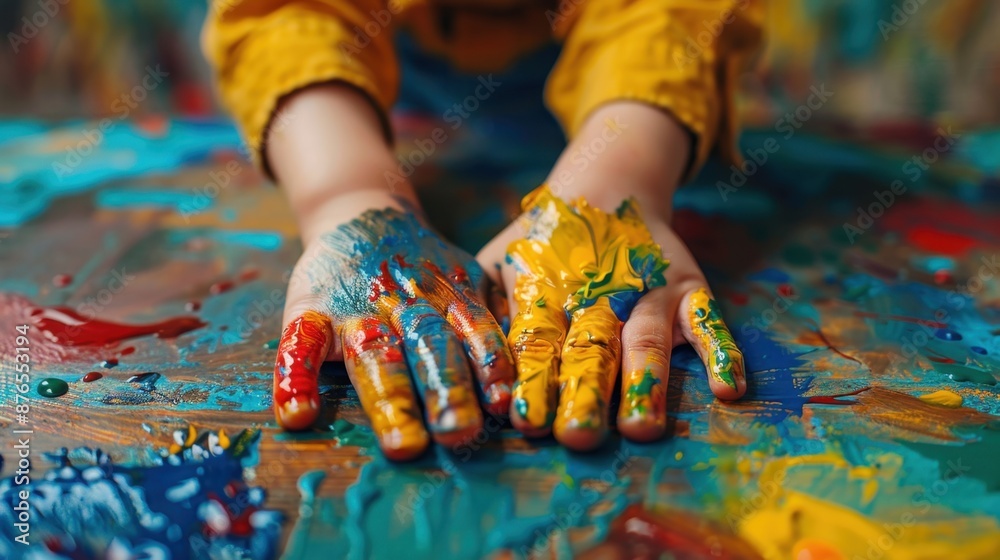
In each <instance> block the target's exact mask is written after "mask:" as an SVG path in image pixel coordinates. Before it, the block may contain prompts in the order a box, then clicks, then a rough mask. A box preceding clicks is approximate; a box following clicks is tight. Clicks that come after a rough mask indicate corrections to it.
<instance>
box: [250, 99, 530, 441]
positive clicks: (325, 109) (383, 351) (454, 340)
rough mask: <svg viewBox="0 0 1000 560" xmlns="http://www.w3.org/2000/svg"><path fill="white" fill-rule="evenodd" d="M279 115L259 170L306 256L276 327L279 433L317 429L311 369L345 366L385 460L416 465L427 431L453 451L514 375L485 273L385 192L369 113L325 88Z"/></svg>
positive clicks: (502, 397)
mask: <svg viewBox="0 0 1000 560" xmlns="http://www.w3.org/2000/svg"><path fill="white" fill-rule="evenodd" d="M280 112H281V114H282V118H281V119H280V124H276V125H275V126H273V127H272V128H271V132H270V135H269V136H268V142H267V143H268V150H267V159H268V163H269V164H270V167H271V168H272V169H273V170H274V173H275V175H276V177H277V178H278V180H279V182H280V183H281V185H282V187H283V188H284V189H285V191H286V192H287V194H288V198H289V202H290V204H291V207H292V210H293V211H294V213H295V215H296V217H297V218H298V222H299V231H300V234H301V238H302V244H303V246H304V249H305V250H304V252H303V255H302V257H300V258H299V262H298V264H297V265H296V267H295V271H294V273H293V275H292V278H291V281H290V283H289V286H288V298H287V300H286V303H285V311H284V319H283V321H282V324H283V325H284V332H283V333H282V337H281V342H280V344H279V347H278V358H277V364H276V367H275V378H274V408H275V415H276V416H277V419H278V423H279V424H281V426H282V427H284V428H287V429H293V430H297V429H304V428H307V427H308V426H309V425H311V424H312V423H313V421H314V420H316V418H317V417H318V415H319V408H320V398H319V391H318V389H319V388H318V385H317V376H318V374H319V369H320V366H321V365H322V363H323V361H324V360H341V359H343V360H344V361H345V364H346V366H347V371H348V373H349V374H350V376H351V382H352V383H353V384H354V387H355V389H357V392H358V396H359V398H360V399H361V404H362V405H363V406H364V409H365V412H366V413H367V414H368V417H369V418H370V420H371V424H372V428H373V430H374V431H375V434H376V435H377V436H378V438H379V443H380V445H381V447H382V449H383V451H385V454H386V455H387V456H388V457H390V458H392V459H408V458H413V457H415V456H417V455H418V454H420V452H421V451H423V450H424V448H426V446H427V444H428V442H429V439H430V438H428V430H429V431H430V434H431V435H432V436H433V438H434V439H435V440H436V441H438V442H439V443H442V444H445V445H450V446H454V445H455V444H457V443H458V442H460V441H461V440H463V439H464V438H466V437H469V436H471V435H474V434H476V433H477V432H478V430H479V429H480V428H481V427H482V425H483V415H482V411H481V410H480V398H482V399H483V401H484V404H485V406H486V407H487V409H488V410H489V411H490V412H492V413H498V414H506V411H507V410H508V408H509V403H510V386H511V384H512V383H513V380H514V372H513V366H512V365H511V358H510V351H509V350H508V349H507V345H506V342H505V340H504V337H503V334H502V333H501V331H500V328H499V327H498V326H497V324H496V321H495V320H494V319H493V317H492V316H491V315H490V314H489V312H488V311H487V310H486V308H485V307H484V306H483V304H482V301H483V299H482V297H481V295H480V290H481V288H482V284H481V282H482V280H483V274H482V270H481V269H480V268H479V265H478V264H477V263H476V261H475V260H474V259H473V258H472V256H470V255H469V254H467V253H465V252H463V251H461V250H460V249H458V248H456V247H454V246H453V245H451V244H449V243H446V242H445V241H443V240H442V239H441V238H440V237H439V236H438V235H437V234H435V233H434V232H432V231H430V230H429V229H427V227H426V226H425V224H424V223H423V222H422V221H421V220H420V219H419V218H417V217H416V215H415V213H414V212H413V211H411V210H410V209H411V208H415V207H416V204H417V203H416V196H415V195H414V193H413V190H412V188H411V187H410V185H409V184H408V183H406V182H403V183H401V184H397V183H395V182H393V183H388V182H387V181H386V179H385V177H386V175H387V174H390V173H396V171H397V169H398V167H397V163H396V158H395V155H394V154H393V152H392V150H391V149H390V148H389V145H388V144H387V143H386V141H385V137H384V136H383V134H382V128H381V126H380V121H379V116H378V113H377V112H376V111H375V109H374V106H373V105H372V103H371V102H370V100H369V99H368V98H367V97H365V96H364V95H363V94H361V93H360V92H359V91H358V90H357V89H355V88H353V87H350V86H347V85H344V84H339V83H333V84H326V85H318V86H312V87H309V88H306V89H304V90H302V91H300V92H298V93H296V94H294V95H292V96H289V97H288V98H287V99H285V101H284V102H283V104H282V106H281V107H280ZM473 377H475V380H473ZM480 395H484V396H482V397H481V396H480ZM420 400H422V401H423V406H424V410H425V411H426V428H425V423H424V417H422V415H421V412H420V411H421V407H420V404H419V401H420Z"/></svg>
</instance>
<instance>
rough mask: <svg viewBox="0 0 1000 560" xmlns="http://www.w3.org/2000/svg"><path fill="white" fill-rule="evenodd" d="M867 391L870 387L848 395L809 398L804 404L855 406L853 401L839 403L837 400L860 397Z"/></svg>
mask: <svg viewBox="0 0 1000 560" xmlns="http://www.w3.org/2000/svg"><path fill="white" fill-rule="evenodd" d="M868 389H871V387H864V388H862V389H858V390H857V391H851V392H850V393H840V394H839V395H820V396H816V397H809V400H807V401H806V402H808V403H813V404H841V405H845V404H856V403H857V401H853V400H849V401H841V400H838V399H840V398H841V397H850V396H852V395H860V394H861V393H864V392H865V391H867V390H868Z"/></svg>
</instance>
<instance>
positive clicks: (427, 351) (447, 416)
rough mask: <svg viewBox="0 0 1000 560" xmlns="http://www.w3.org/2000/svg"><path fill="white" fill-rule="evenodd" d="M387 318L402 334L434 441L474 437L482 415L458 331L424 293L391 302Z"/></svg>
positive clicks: (456, 441) (451, 442)
mask: <svg viewBox="0 0 1000 560" xmlns="http://www.w3.org/2000/svg"><path fill="white" fill-rule="evenodd" d="M390 317H391V322H392V326H393V328H394V330H395V331H396V332H399V333H400V334H401V336H402V341H403V347H404V348H405V353H406V361H407V363H409V366H410V371H411V372H412V373H413V378H414V380H415V381H416V383H417V389H418V391H419V392H420V395H421V397H422V398H423V401H424V409H425V411H426V415H427V426H428V428H429V429H430V432H431V434H432V435H433V437H434V440H435V441H437V442H438V443H439V444H441V445H445V446H448V447H453V446H455V445H458V444H459V443H461V442H463V441H467V440H468V438H470V437H474V436H475V434H476V433H477V432H478V431H479V430H480V429H481V428H482V426H483V414H482V411H481V409H480V407H479V399H478V398H477V397H476V392H475V388H474V387H473V381H472V374H471V372H470V371H469V364H468V361H467V360H466V359H465V348H464V347H463V345H462V341H461V340H460V339H459V338H458V335H456V334H455V331H454V330H452V328H451V326H450V325H449V324H448V323H447V321H445V318H444V317H443V316H442V315H441V313H440V312H438V310H437V309H435V308H434V306H433V305H431V304H430V302H428V301H427V300H426V299H425V298H423V297H422V296H417V297H414V298H412V300H411V301H408V302H406V304H405V305H404V304H397V305H394V306H393V307H392V309H391V311H390Z"/></svg>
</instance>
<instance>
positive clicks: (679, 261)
mask: <svg viewBox="0 0 1000 560" xmlns="http://www.w3.org/2000/svg"><path fill="white" fill-rule="evenodd" d="M608 110H617V111H619V112H621V113H622V114H623V115H626V116H632V113H635V115H634V116H635V118H636V121H635V122H649V121H651V120H653V119H652V118H651V117H652V116H651V115H647V114H645V113H646V111H647V108H645V107H642V108H638V109H636V108H633V107H627V106H626V107H618V108H615V107H611V108H609V109H608ZM598 122H600V121H598ZM653 132H655V131H650V134H652V133H653ZM586 133H587V131H584V132H583V133H581V135H584V134H586ZM643 134H644V132H643V131H639V132H638V134H637V136H636V139H637V140H639V139H640V138H641V137H640V136H639V135H643ZM643 140H645V139H643ZM616 148H621V149H625V150H626V153H634V150H627V149H626V146H625V142H622V143H621V145H619V146H617V147H616ZM571 149H572V146H571V147H570V148H569V149H568V151H569V150H571ZM606 157H607V158H609V159H605V160H604V161H605V162H608V163H613V160H614V159H615V158H616V157H617V156H616V155H615V154H614V152H613V151H612V150H610V149H609V151H608V154H607V155H606ZM565 159H566V156H565V154H564V160H565ZM637 159H638V158H634V157H633V158H632V159H631V160H630V161H631V162H632V163H633V164H634V162H635V161H636V160H637ZM599 163H600V162H599ZM559 165H560V164H557V169H558V168H559ZM618 169H621V167H619V168H618ZM593 171H594V174H591V175H588V176H586V178H585V179H584V178H581V181H580V182H579V185H580V187H579V189H561V191H562V192H559V193H556V194H559V195H560V196H556V194H554V193H553V192H552V191H550V190H549V189H548V188H545V189H540V190H538V191H536V192H535V193H532V194H531V195H528V197H526V198H525V202H524V208H523V209H524V211H525V213H524V214H523V215H522V216H521V217H520V218H519V219H518V220H516V221H515V222H514V223H512V224H511V225H509V226H508V227H507V228H506V229H505V230H503V231H502V232H501V233H500V234H499V235H498V236H497V237H496V238H495V239H493V240H492V241H491V242H490V243H489V244H488V245H487V246H486V247H485V248H483V250H482V251H481V252H480V253H479V255H478V256H477V259H478V260H479V262H480V264H481V265H482V267H483V269H484V270H485V271H487V273H488V274H491V275H492V276H493V280H494V282H496V283H498V285H501V286H503V287H504V288H505V290H506V293H507V296H508V300H509V307H510V309H509V313H510V318H511V328H510V332H509V334H508V341H509V344H510V348H511V352H512V354H513V357H514V362H515V366H516V369H517V378H518V382H517V385H515V388H514V392H513V399H512V402H511V421H512V423H513V424H514V427H515V428H517V429H518V430H520V431H521V432H523V433H524V434H525V435H528V436H544V435H547V434H548V433H549V432H550V431H551V432H554V435H555V437H556V439H557V440H558V441H559V442H560V443H562V444H563V445H566V446H567V447H570V448H573V449H578V450H586V449H593V448H594V447H597V446H598V445H599V444H600V443H601V442H602V441H603V439H604V437H605V435H606V434H607V432H608V426H609V422H608V402H609V400H610V398H611V393H612V391H613V390H614V387H615V379H616V376H617V375H618V371H619V369H620V370H621V372H622V383H621V406H620V408H619V412H618V429H619V430H620V431H621V433H622V434H623V435H624V436H625V437H627V438H629V439H633V440H638V441H649V440H653V439H656V438H658V437H660V436H662V435H663V434H664V432H665V431H666V425H667V411H666V390H667V380H668V377H669V374H670V353H671V350H672V349H673V348H674V347H675V346H678V345H680V344H684V343H690V344H691V345H692V346H693V347H694V348H695V350H696V351H697V352H698V355H699V356H700V357H701V359H702V361H703V362H704V363H705V366H706V368H707V370H708V380H709V386H710V387H711V389H712V392H713V393H714V394H715V395H716V396H717V397H718V398H720V399H725V400H734V399H738V398H739V397H741V396H742V395H743V393H744V392H745V391H746V379H745V374H744V365H743V355H742V354H741V353H740V351H739V349H738V348H737V347H736V344H735V342H734V340H733V337H732V335H731V334H730V332H729V330H728V328H727V327H726V325H725V323H724V322H723V321H722V318H721V316H720V314H719V308H718V305H717V304H716V302H715V300H714V299H712V295H711V292H710V290H709V289H708V283H707V281H706V280H705V276H704V275H703V274H702V272H701V269H700V268H699V267H698V264H697V263H696V262H695V260H694V257H693V256H692V255H691V253H690V251H688V249H687V247H686V246H685V245H684V243H683V241H681V239H680V238H679V237H678V236H677V234H676V233H675V232H674V231H673V229H672V228H671V227H670V225H669V214H670V213H669V210H666V211H662V210H660V209H658V208H653V206H655V204H645V205H643V204H639V203H636V202H635V201H634V200H633V201H631V202H629V199H630V196H629V195H630V194H636V196H637V197H639V196H642V193H643V192H644V191H643V190H642V189H641V188H634V189H630V187H631V185H638V184H639V183H638V182H634V183H631V184H630V182H629V180H628V178H627V177H624V176H621V174H619V176H621V179H620V180H618V181H616V182H615V183H617V184H605V186H604V187H603V188H598V189H593V190H589V191H587V190H584V188H583V183H584V180H587V181H590V180H593V179H594V178H595V177H601V175H602V173H601V172H600V170H599V169H598V170H593ZM553 175H556V172H555V171H554V172H553ZM611 175H614V174H608V175H604V178H605V179H606V178H608V177H609V176H611ZM678 175H679V172H678ZM659 188H660V190H661V192H662V190H663V189H664V187H662V186H661V187H659ZM554 190H555V189H553V191H554ZM574 190H575V192H574ZM581 190H583V191H584V192H585V193H591V194H592V195H593V196H590V195H587V196H583V195H582V194H580V191H581ZM621 192H624V193H628V194H617V193H621ZM645 192H647V193H648V192H650V191H645ZM645 198H646V199H645V200H643V201H640V202H650V201H651V200H652V199H651V197H649V196H647V197H645ZM584 200H586V202H583V201H584ZM588 202H589V204H588ZM619 204H621V206H620V207H619ZM597 206H599V207H600V208H603V209H604V210H609V209H614V208H615V207H618V210H617V212H615V211H611V212H606V211H602V210H601V209H600V208H598V207H597ZM666 207H668V208H669V200H668V202H667V205H666ZM666 259H669V266H667V264H668V263H667V262H666ZM497 313H498V310H494V314H497ZM498 318H499V317H498Z"/></svg>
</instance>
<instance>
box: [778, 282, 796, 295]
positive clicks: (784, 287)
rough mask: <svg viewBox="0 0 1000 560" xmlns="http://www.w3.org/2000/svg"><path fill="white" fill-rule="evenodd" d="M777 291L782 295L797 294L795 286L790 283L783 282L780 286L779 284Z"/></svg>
mask: <svg viewBox="0 0 1000 560" xmlns="http://www.w3.org/2000/svg"><path fill="white" fill-rule="evenodd" d="M777 291H778V295H779V296H782V297H792V296H793V295H795V288H793V287H791V286H790V285H788V284H781V285H780V286H778V288H777Z"/></svg>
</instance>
